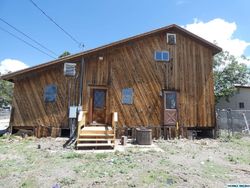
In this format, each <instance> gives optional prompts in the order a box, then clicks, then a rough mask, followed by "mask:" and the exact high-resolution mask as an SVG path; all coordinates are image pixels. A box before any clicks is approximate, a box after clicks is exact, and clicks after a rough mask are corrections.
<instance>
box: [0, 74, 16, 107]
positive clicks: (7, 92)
mask: <svg viewBox="0 0 250 188" xmlns="http://www.w3.org/2000/svg"><path fill="white" fill-rule="evenodd" d="M0 76H1V73H0ZM12 96H13V84H12V83H11V82H8V81H5V80H0V107H1V106H3V105H9V104H11V101H12Z"/></svg>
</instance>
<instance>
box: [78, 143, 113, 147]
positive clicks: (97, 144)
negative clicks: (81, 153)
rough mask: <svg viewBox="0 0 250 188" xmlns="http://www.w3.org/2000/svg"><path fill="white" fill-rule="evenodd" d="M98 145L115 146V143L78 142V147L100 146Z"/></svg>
mask: <svg viewBox="0 0 250 188" xmlns="http://www.w3.org/2000/svg"><path fill="white" fill-rule="evenodd" d="M98 146H111V147H114V146H115V144H114V143H86V144H77V147H98Z"/></svg>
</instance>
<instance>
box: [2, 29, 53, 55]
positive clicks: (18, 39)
mask: <svg viewBox="0 0 250 188" xmlns="http://www.w3.org/2000/svg"><path fill="white" fill-rule="evenodd" d="M0 30H2V31H4V32H6V33H8V34H9V35H11V36H13V37H14V38H16V39H18V40H20V41H22V42H24V43H25V44H27V45H28V46H30V47H32V48H34V49H36V50H38V51H39V52H41V53H43V54H45V55H47V56H49V57H52V58H53V59H56V57H54V56H52V55H50V54H48V53H47V52H44V51H43V50H41V49H39V48H37V47H36V46H34V45H32V44H30V43H29V42H27V41H25V40H24V39H22V38H20V37H18V36H16V35H15V34H13V33H11V32H9V31H8V30H6V29H4V28H2V27H1V26H0Z"/></svg>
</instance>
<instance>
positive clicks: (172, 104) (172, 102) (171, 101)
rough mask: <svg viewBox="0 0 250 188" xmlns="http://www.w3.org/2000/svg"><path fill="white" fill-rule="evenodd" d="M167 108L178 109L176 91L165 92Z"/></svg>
mask: <svg viewBox="0 0 250 188" xmlns="http://www.w3.org/2000/svg"><path fill="white" fill-rule="evenodd" d="M165 97H166V98H165V102H166V103H165V109H176V93H175V92H171V93H165Z"/></svg>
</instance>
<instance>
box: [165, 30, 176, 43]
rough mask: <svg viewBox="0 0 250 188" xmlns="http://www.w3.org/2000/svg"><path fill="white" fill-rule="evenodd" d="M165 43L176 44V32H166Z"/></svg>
mask: <svg viewBox="0 0 250 188" xmlns="http://www.w3.org/2000/svg"><path fill="white" fill-rule="evenodd" d="M167 43H168V44H171V45H173V44H176V34H173V33H167Z"/></svg>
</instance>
